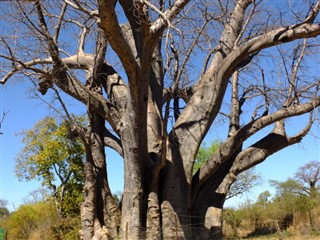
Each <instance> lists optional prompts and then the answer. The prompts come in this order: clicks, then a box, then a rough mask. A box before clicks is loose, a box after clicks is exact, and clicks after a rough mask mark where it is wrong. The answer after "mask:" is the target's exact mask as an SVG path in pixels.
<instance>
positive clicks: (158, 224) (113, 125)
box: [0, 0, 320, 240]
mask: <svg viewBox="0 0 320 240" xmlns="http://www.w3.org/2000/svg"><path fill="white" fill-rule="evenodd" d="M298 2H299V4H294V5H292V4H291V1H289V3H287V2H285V1H279V4H278V2H277V3H274V2H272V1H260V0H232V1H224V0H218V1H190V0H176V1H162V0H160V1H156V0H152V1H146V0H134V1H129V0H119V1H117V0H110V1H106V0H88V1H80V0H57V1H41V0H34V1H19V0H17V1H2V3H1V4H2V7H1V9H0V19H1V25H2V28H1V31H2V32H1V38H0V48H1V50H2V52H1V54H0V59H1V66H3V69H1V71H0V82H1V83H2V84H5V83H7V82H8V81H10V80H12V79H13V78H15V77H19V76H20V77H21V79H22V80H23V81H28V80H31V81H32V83H34V84H35V85H36V86H37V87H38V91H39V92H40V93H41V94H43V95H45V96H44V97H47V98H48V99H50V98H51V97H53V98H54V100H53V101H51V100H48V101H47V102H53V105H54V106H53V107H54V109H57V108H59V109H60V108H61V109H62V110H61V111H60V113H61V114H63V115H64V118H65V119H67V120H68V121H69V123H71V129H75V130H76V133H77V135H79V137H80V138H81V140H82V144H83V146H84V151H85V162H84V166H83V170H84V177H85V182H84V188H83V189H84V201H83V203H82V205H81V226H82V227H81V228H82V229H81V230H82V231H81V234H82V237H83V238H84V239H86V240H90V239H117V238H119V237H120V238H121V239H128V236H130V238H131V239H133V240H136V239H141V238H142V239H152V240H153V239H154V240H157V239H161V238H164V239H166V240H167V239H177V238H180V239H186V238H191V239H192V238H193V237H195V236H201V238H202V239H212V238H213V237H222V209H223V206H224V202H225V199H226V197H227V196H228V193H229V190H230V189H231V186H232V184H233V183H234V181H235V180H236V178H237V176H239V175H240V174H241V173H242V172H244V171H246V170H248V169H250V168H252V167H254V166H255V165H257V164H259V163H261V162H262V161H264V160H266V159H267V158H268V157H269V156H270V155H272V154H274V153H276V152H278V151H280V150H282V149H284V148H286V147H288V146H291V145H293V144H296V143H298V142H300V141H301V140H302V139H303V138H304V137H305V136H306V135H307V134H308V133H309V131H310V129H311V127H312V125H313V124H314V123H315V122H316V121H315V120H316V118H317V110H318V109H319V106H320V97H319V91H320V80H319V76H318V75H317V71H315V70H314V68H316V67H317V66H318V64H317V63H318V60H319V59H318V58H317V51H318V50H317V46H318V40H319V38H317V37H318V36H319V35H320V24H319V12H320V0H308V1H301V2H300V1H298ZM288 9H290V11H288ZM75 36H76V37H75ZM70 39H74V41H70ZM13 87H14V86H13ZM70 98H71V99H72V100H73V101H72V102H77V104H78V105H79V106H82V107H83V109H85V110H86V112H87V119H88V125H87V126H78V125H77V124H74V121H72V116H71V115H70V114H69V112H70V105H71V104H69V101H68V100H70ZM56 99H58V101H56ZM58 104H59V106H57V105H58ZM298 116H301V118H303V120H304V121H299V124H297V125H296V124H295V123H296V121H295V120H296V118H295V117H298ZM291 120H292V122H291ZM288 122H289V123H290V124H287V123H288ZM211 127H214V128H219V129H221V130H223V131H222V132H223V133H222V135H223V136H219V138H221V139H222V142H221V144H220V145H219V147H218V149H217V150H216V151H214V152H213V153H212V154H211V155H210V157H209V158H208V159H207V160H206V161H205V163H204V164H203V165H202V166H201V167H200V168H198V170H197V171H196V172H194V165H195V163H196V156H197V153H198V150H199V147H200V146H201V143H202V142H203V140H204V139H205V137H206V136H207V135H208V133H209V132H210V128H211ZM299 127H300V128H299ZM40 135H41V134H40ZM58 135H59V134H58ZM49 139H50V138H49ZM54 139H55V138H54ZM51 144H54V145H55V144H58V148H59V147H60V146H59V144H60V142H59V141H58V142H56V141H53V142H50V141H49V142H48V146H50V145H51ZM40 146H41V145H40ZM105 147H109V148H112V149H114V150H115V151H116V152H117V153H118V154H119V156H121V157H122V159H123V164H124V191H123V196H122V200H121V204H118V203H117V202H116V200H115V198H114V197H113V194H112V192H111V190H110V187H109V183H108V175H107V168H106V166H107V157H106V154H105ZM38 150H39V154H38V155H37V159H35V162H37V161H38V162H39V163H41V166H42V164H43V167H44V168H41V169H38V170H39V171H38V170H37V169H35V171H37V172H38V173H39V174H40V176H41V178H42V179H43V180H45V179H47V180H45V181H44V183H45V184H47V185H51V184H52V178H53V175H52V174H51V173H50V171H49V172H48V171H47V172H46V171H44V170H45V169H49V168H48V166H46V164H47V161H48V163H50V161H57V162H54V164H56V166H58V167H62V168H61V169H62V172H60V175H61V176H62V178H63V179H67V176H68V173H66V172H64V171H63V169H64V168H63V167H64V166H63V165H59V161H61V160H65V157H62V158H61V159H56V158H55V157H56V156H60V154H59V152H57V155H53V156H50V158H48V156H47V153H48V152H50V151H49V150H48V149H38ZM32 151H34V150H33V149H32ZM81 160H82V159H81ZM79 161H80V160H79ZM22 162H24V161H22ZM51 163H52V162H51ZM70 163H71V162H69V164H70ZM25 167H27V166H25ZM26 169H27V170H31V171H29V172H27V173H28V174H30V173H31V172H33V169H28V168H26ZM21 175H22V176H23V174H21ZM56 175H58V176H59V171H56ZM28 177H32V175H28ZM63 179H62V180H61V183H63V182H64V180H63ZM53 188H54V187H53ZM56 190H58V191H61V192H63V191H62V189H58V187H57V188H56ZM278 204H279V205H281V204H282V203H281V201H280V200H278ZM308 206H309V205H308ZM310 209H311V208H310ZM309 212H311V210H310V211H309ZM230 214H231V213H230ZM286 214H287V213H286V212H285V213H281V212H280V213H279V216H286ZM254 221H255V222H256V223H257V224H258V223H259V222H260V221H261V218H259V217H257V216H255V217H254ZM233 224H235V225H236V226H237V225H239V223H238V222H235V223H233ZM259 224H260V223H259Z"/></svg>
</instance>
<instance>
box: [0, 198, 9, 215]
mask: <svg viewBox="0 0 320 240" xmlns="http://www.w3.org/2000/svg"><path fill="white" fill-rule="evenodd" d="M7 204H8V203H7V201H6V200H4V199H0V219H1V218H3V217H5V216H7V215H9V210H8V208H7Z"/></svg>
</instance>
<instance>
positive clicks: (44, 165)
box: [16, 117, 85, 214]
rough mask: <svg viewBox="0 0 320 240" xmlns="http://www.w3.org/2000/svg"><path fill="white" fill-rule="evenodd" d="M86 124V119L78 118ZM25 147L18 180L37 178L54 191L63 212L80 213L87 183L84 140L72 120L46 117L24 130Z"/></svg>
mask: <svg viewBox="0 0 320 240" xmlns="http://www.w3.org/2000/svg"><path fill="white" fill-rule="evenodd" d="M75 121H77V124H80V125H83V124H84V121H85V120H84V119H82V118H75ZM21 135H22V136H23V139H22V141H23V143H24V145H25V146H24V148H23V149H22V151H21V152H20V153H19V155H18V157H17V163H16V175H17V176H18V178H19V179H23V180H31V179H37V180H39V181H41V182H42V185H43V186H44V187H47V188H48V189H50V190H51V191H52V194H53V196H54V197H55V200H56V202H58V203H59V206H58V207H59V208H60V210H61V212H63V214H69V213H71V214H72V213H76V214H78V213H79V203H80V202H81V201H82V188H83V183H84V165H83V157H84V153H85V149H84V146H83V144H82V142H81V140H80V139H79V138H77V137H74V136H73V134H72V129H71V126H70V123H69V122H67V121H62V122H60V123H59V122H57V120H56V119H54V118H52V117H46V118H44V119H43V120H41V121H39V122H38V123H36V125H35V126H34V127H33V128H32V129H30V130H26V131H24V132H22V133H21Z"/></svg>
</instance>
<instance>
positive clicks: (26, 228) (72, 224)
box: [0, 201, 80, 240]
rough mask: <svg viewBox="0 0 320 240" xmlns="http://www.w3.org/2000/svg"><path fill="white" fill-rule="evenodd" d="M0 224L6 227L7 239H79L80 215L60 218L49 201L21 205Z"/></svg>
mask: <svg viewBox="0 0 320 240" xmlns="http://www.w3.org/2000/svg"><path fill="white" fill-rule="evenodd" d="M0 224H1V225H2V226H4V227H5V228H6V230H7V232H8V239H15V240H27V239H28V240H39V239H68V240H76V239H79V229H80V217H79V216H75V217H70V216H68V217H66V218H60V217H59V216H58V212H57V209H56V207H55V204H54V203H53V202H51V201H43V202H37V203H32V204H26V205H22V206H21V207H19V208H18V209H17V211H15V212H13V213H12V214H11V215H10V216H8V217H6V218H5V219H4V220H2V221H1V222H0Z"/></svg>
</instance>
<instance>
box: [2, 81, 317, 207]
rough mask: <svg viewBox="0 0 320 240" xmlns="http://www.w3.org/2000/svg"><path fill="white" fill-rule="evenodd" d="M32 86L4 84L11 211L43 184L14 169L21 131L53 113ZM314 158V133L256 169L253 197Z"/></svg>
mask: <svg viewBox="0 0 320 240" xmlns="http://www.w3.org/2000/svg"><path fill="white" fill-rule="evenodd" d="M12 80H13V79H12ZM30 86H31V85H29V84H28V83H26V82H19V81H14V83H12V82H8V84H7V85H5V86H0V93H1V96H0V100H1V103H0V113H1V112H3V111H5V112H7V111H8V114H7V115H6V118H5V120H4V122H3V124H2V129H1V131H2V132H3V134H2V135H1V136H0V137H1V142H0V147H1V148H0V150H1V152H0V157H1V159H0V160H1V165H0V166H1V169H0V180H1V184H0V198H1V199H6V200H8V201H9V206H8V207H9V209H10V210H13V209H14V207H15V208H16V207H18V206H19V205H20V204H23V203H24V201H25V198H26V197H27V196H28V194H29V193H30V192H32V191H33V190H36V189H38V188H39V187H40V183H39V182H37V181H31V182H23V181H18V179H17V178H16V176H15V172H14V167H15V157H16V155H17V154H18V152H19V151H20V150H21V149H22V147H23V145H22V143H21V137H20V136H19V135H17V133H19V132H21V131H22V130H24V129H29V128H32V127H33V126H34V124H35V123H36V122H37V121H38V120H40V119H41V118H43V117H44V116H46V115H48V114H49V110H48V107H47V106H46V105H45V104H43V103H41V102H40V101H39V100H36V99H30V96H31V93H30V92H28V91H29V90H28V89H29V88H30ZM215 129H216V128H215ZM313 133H314V134H315V135H317V136H319V130H317V129H314V130H313ZM209 135H210V136H209V137H208V138H207V139H208V140H207V141H210V139H214V138H217V137H218V136H219V135H220V136H221V132H219V131H218V130H211V131H210V133H209ZM312 160H317V161H319V160H320V141H319V140H318V139H317V138H315V137H314V136H307V137H306V138H305V139H304V140H303V142H302V143H301V144H297V145H294V146H291V147H289V148H286V149H284V150H282V151H280V152H278V153H276V154H274V155H273V156H271V157H269V158H268V159H267V160H266V161H265V162H264V163H262V164H260V165H258V166H257V168H256V171H257V172H259V173H261V175H262V177H263V179H264V183H263V184H262V185H260V186H257V187H256V188H255V189H253V191H252V192H251V193H250V194H249V197H250V198H251V199H254V198H255V197H256V196H257V195H258V194H259V193H260V192H262V191H265V190H268V189H270V187H269V186H268V180H270V179H274V180H279V181H283V180H285V179H286V178H288V177H291V176H293V174H294V173H295V172H296V170H297V169H298V168H299V167H300V166H302V165H304V164H306V163H307V162H309V161H312ZM107 161H108V169H109V171H108V174H109V176H108V177H109V182H110V186H111V189H112V191H113V192H116V191H121V190H122V187H123V166H122V160H121V159H120V158H119V156H118V155H117V154H116V153H114V152H112V151H110V152H109V151H108V152H107ZM239 201H243V199H242V200H241V199H234V200H231V201H230V202H229V203H228V205H237V204H238V203H239Z"/></svg>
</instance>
